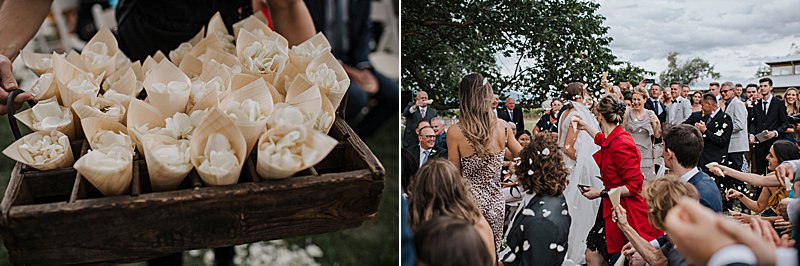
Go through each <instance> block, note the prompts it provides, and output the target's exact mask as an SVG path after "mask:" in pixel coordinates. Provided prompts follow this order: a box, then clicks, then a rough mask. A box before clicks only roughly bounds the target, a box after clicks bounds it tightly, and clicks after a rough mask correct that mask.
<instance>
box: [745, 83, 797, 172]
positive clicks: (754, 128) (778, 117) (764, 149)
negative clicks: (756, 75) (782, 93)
mask: <svg viewBox="0 0 800 266" xmlns="http://www.w3.org/2000/svg"><path fill="white" fill-rule="evenodd" d="M758 83H759V85H758V86H759V94H761V95H762V97H763V98H762V99H761V100H760V101H758V103H757V104H754V105H753V112H752V114H751V115H750V116H751V117H752V119H753V120H752V121H751V122H752V123H750V124H749V127H750V130H749V132H750V143H751V144H753V143H755V148H754V149H753V164H752V165H753V172H754V173H757V174H760V175H764V174H765V173H766V170H767V153H769V147H772V144H773V143H775V140H778V139H780V138H781V136H782V134H783V132H786V129H787V128H789V121H788V118H787V115H786V105H785V104H784V102H783V101H782V100H780V99H777V98H775V97H773V95H772V79H770V78H762V79H760V80H758ZM756 135H762V136H764V138H766V139H764V140H763V141H758V142H756Z"/></svg>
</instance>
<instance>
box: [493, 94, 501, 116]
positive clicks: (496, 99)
mask: <svg viewBox="0 0 800 266" xmlns="http://www.w3.org/2000/svg"><path fill="white" fill-rule="evenodd" d="M499 104H500V95H497V93H495V94H494V99H493V100H492V112H494V116H495V117H500V113H498V111H500V110H502V109H503V108H502V107H498V105H499Z"/></svg>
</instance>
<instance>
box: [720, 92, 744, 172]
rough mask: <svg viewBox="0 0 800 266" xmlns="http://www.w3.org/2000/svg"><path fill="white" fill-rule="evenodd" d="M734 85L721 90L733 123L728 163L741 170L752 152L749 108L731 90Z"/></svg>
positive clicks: (726, 111) (726, 109) (726, 110)
mask: <svg viewBox="0 0 800 266" xmlns="http://www.w3.org/2000/svg"><path fill="white" fill-rule="evenodd" d="M732 85H733V83H731V82H725V83H724V84H722V88H721V90H720V92H721V93H722V99H723V100H724V101H725V113H727V114H728V115H730V117H731V122H733V130H732V131H731V144H730V145H729V146H728V156H727V161H728V166H730V167H731V168H733V169H739V170H741V169H742V167H743V166H744V153H745V152H747V151H749V150H750V144H749V141H748V139H747V122H748V121H747V120H748V119H747V107H746V106H745V105H744V103H743V102H742V101H741V100H739V97H737V96H736V93H735V92H734V91H733V90H731V86H732ZM734 185H736V186H741V185H742V184H741V183H738V182H736V184H734Z"/></svg>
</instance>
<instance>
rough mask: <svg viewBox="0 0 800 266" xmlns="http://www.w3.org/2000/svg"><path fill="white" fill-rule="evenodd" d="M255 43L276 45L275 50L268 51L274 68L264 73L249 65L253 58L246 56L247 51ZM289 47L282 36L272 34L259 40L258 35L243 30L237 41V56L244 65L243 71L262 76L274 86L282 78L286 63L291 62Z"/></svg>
mask: <svg viewBox="0 0 800 266" xmlns="http://www.w3.org/2000/svg"><path fill="white" fill-rule="evenodd" d="M255 42H259V43H262V44H264V43H272V44H274V45H275V46H274V47H273V50H270V51H266V52H267V54H270V55H271V58H269V60H270V62H271V64H272V66H271V67H270V68H268V69H266V70H264V71H261V70H259V69H256V68H254V66H251V65H250V64H249V63H247V62H249V61H250V60H251V58H249V57H248V55H247V54H246V50H247V49H248V47H250V46H251V44H253V43H255ZM288 46H289V43H288V42H287V41H286V39H285V38H283V36H281V35H280V34H272V35H269V36H266V37H265V38H264V39H259V37H258V36H257V35H255V34H253V33H251V32H249V31H247V30H241V31H240V32H239V37H238V38H237V39H236V56H237V58H238V60H239V62H240V63H241V64H242V70H243V71H245V72H248V73H252V74H256V75H260V76H262V77H264V79H265V80H266V81H267V83H270V84H274V83H275V82H276V80H277V79H278V77H280V76H281V74H282V73H283V71H284V69H285V66H286V63H287V62H288V61H289V51H288V50H289V48H288ZM259 49H263V48H259Z"/></svg>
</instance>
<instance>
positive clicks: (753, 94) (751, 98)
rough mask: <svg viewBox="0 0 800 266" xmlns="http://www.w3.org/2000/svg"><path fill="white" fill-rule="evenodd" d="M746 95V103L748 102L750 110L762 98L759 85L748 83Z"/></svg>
mask: <svg viewBox="0 0 800 266" xmlns="http://www.w3.org/2000/svg"><path fill="white" fill-rule="evenodd" d="M745 97H747V100H746V101H745V104H747V108H748V110H749V109H752V108H753V105H755V104H756V103H758V100H761V94H759V93H758V85H756V84H753V83H750V84H747V86H746V87H745Z"/></svg>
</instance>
